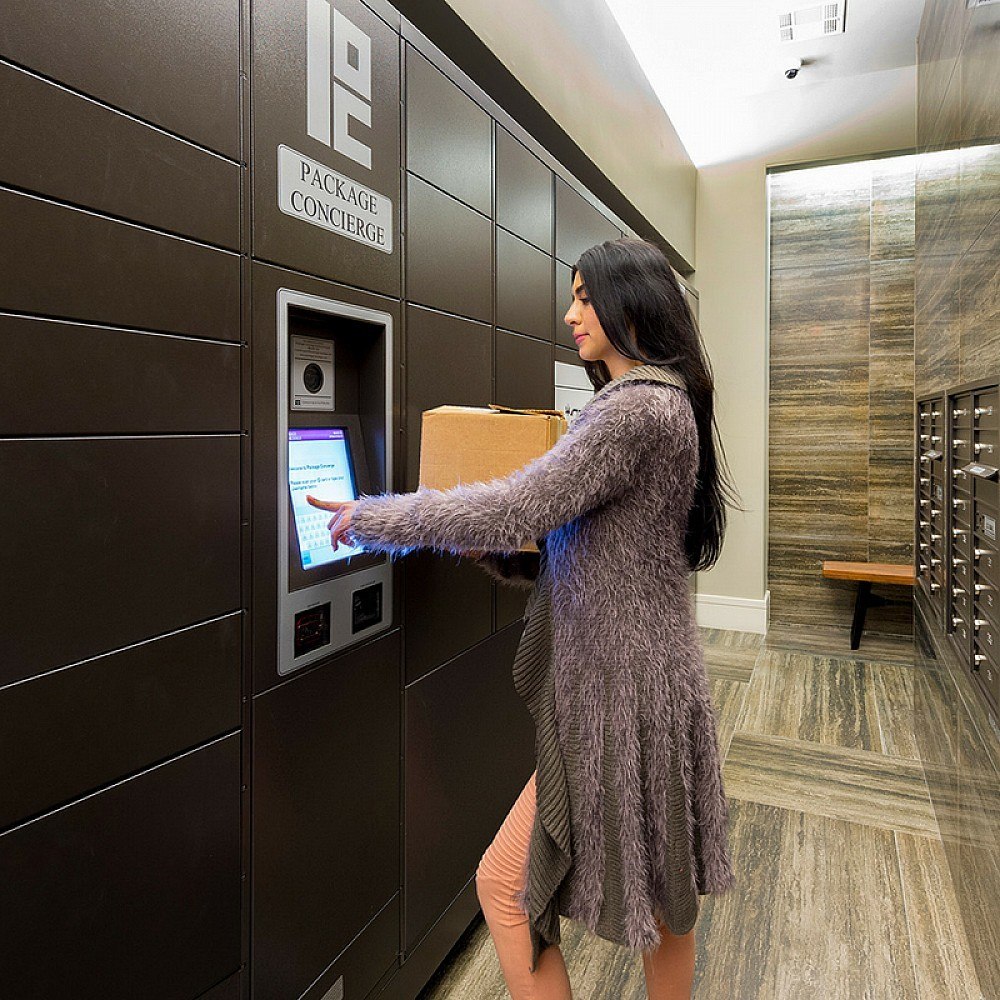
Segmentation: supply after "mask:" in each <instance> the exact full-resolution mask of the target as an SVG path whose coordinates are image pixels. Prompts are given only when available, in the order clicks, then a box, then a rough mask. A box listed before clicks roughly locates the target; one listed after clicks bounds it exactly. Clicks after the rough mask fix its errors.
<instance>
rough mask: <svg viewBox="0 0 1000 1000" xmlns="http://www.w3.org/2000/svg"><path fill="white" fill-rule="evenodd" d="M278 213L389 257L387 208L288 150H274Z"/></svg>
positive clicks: (382, 201) (389, 205) (369, 194)
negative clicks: (275, 154)
mask: <svg viewBox="0 0 1000 1000" xmlns="http://www.w3.org/2000/svg"><path fill="white" fill-rule="evenodd" d="M278 208H280V209H281V211H282V212H284V213H285V214H286V215H291V216H294V217H295V218H296V219H302V220H303V221H304V222H311V223H312V224H313V225H314V226H319V227H320V228H322V229H328V230H329V231H330V232H331V233H337V234H338V235H340V236H346V237H347V238H348V239H352V240H357V241H358V243H364V244H365V245H366V246H370V247H373V248H374V249H376V250H381V251H383V252H384V253H392V202H391V201H390V200H389V199H388V198H386V197H385V196H384V195H381V194H379V193H378V192H377V191H372V189H371V188H367V187H365V186H364V184H359V183H358V182H357V181H352V180H351V178H350V177H345V176H344V175H343V174H338V173H337V171H336V170H331V169H330V168H329V167H327V166H324V165H323V164H322V163H317V162H316V161H315V160H312V159H310V158H309V157H308V156H303V155H302V153H297V152H295V150H294V149H290V148H289V147H288V146H285V145H281V146H278Z"/></svg>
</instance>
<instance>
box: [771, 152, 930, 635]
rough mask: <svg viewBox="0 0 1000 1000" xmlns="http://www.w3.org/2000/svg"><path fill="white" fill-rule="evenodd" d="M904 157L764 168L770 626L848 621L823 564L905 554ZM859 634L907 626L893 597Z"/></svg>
mask: <svg viewBox="0 0 1000 1000" xmlns="http://www.w3.org/2000/svg"><path fill="white" fill-rule="evenodd" d="M915 173H916V162H915V157H914V156H912V155H907V156H897V157H885V158H881V159H874V160H866V161H861V162H853V163H843V164H834V165H829V166H822V167H813V168H806V169H799V170H789V171H783V172H775V173H772V174H771V175H770V178H769V186H770V221H771V277H770V280H771V288H770V296H771V326H770V412H769V419H770V434H769V454H770V481H769V504H768V515H769V530H768V587H769V589H770V592H771V620H772V621H779V622H786V623H802V624H812V625H833V626H838V627H843V628H845V629H846V628H848V627H849V626H850V621H851V612H852V607H853V601H854V585H852V584H847V583H842V582H840V581H833V580H827V579H824V578H823V576H822V575H821V572H820V568H821V564H822V562H823V560H824V559H843V560H857V561H871V562H892V563H909V562H911V561H912V558H913V537H912V536H913V404H914V351H913V280H914V271H913V268H914V184H915ZM876 592H879V593H882V594H883V595H884V596H886V597H891V598H893V599H894V600H895V601H896V602H898V603H893V604H890V605H887V606H885V607H882V608H873V609H871V610H870V611H869V614H868V620H867V623H866V625H867V628H868V629H870V630H873V631H883V632H895V633H907V632H910V631H911V630H912V611H911V605H910V602H909V598H908V595H907V594H906V592H905V591H902V590H900V589H899V588H887V589H885V590H884V591H876Z"/></svg>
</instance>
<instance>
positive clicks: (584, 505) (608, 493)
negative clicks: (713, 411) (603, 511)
mask: <svg viewBox="0 0 1000 1000" xmlns="http://www.w3.org/2000/svg"><path fill="white" fill-rule="evenodd" d="M675 395H676V396H677V397H679V398H677V399H675V398H674V396H675ZM681 405H684V406H687V405H689V404H688V403H687V399H686V396H684V395H683V393H681V392H680V390H678V389H676V388H674V387H671V386H663V385H659V384H650V383H644V382H638V381H636V382H631V383H623V384H622V385H619V386H612V387H611V388H609V389H608V390H606V392H605V393H604V394H603V395H602V396H600V397H599V398H597V399H595V400H593V402H592V403H591V404H590V405H589V406H588V407H587V408H586V410H585V411H584V412H583V413H582V414H581V415H580V416H579V417H578V418H577V419H576V420H575V421H574V422H573V424H572V425H571V426H570V427H569V429H568V430H567V431H566V433H565V434H563V435H562V437H560V438H559V440H558V441H557V442H556V443H555V444H554V445H553V446H552V448H550V449H549V450H548V451H547V452H546V453H545V454H544V455H540V456H539V457H538V458H536V459H533V460H532V461H531V462H529V463H528V464H527V465H526V466H524V468H522V469H518V470H517V471H515V472H512V473H511V474H510V475H508V476H505V477H503V478H500V479H493V480H490V481H489V482H476V483H460V484H459V485H458V486H455V487H453V488H452V489H450V490H437V489H430V488H427V487H421V488H420V489H418V490H416V491H415V492H413V493H386V494H379V495H370V496H369V495H362V496H361V497H360V498H359V500H358V503H357V505H356V506H355V508H354V510H353V512H352V516H351V525H350V529H349V534H350V535H351V536H352V537H353V538H354V540H355V541H356V542H358V543H360V544H361V545H363V546H364V547H365V548H366V549H368V550H370V551H376V552H378V551H381V552H390V553H396V554H405V553H407V552H410V551H413V550H414V549H420V548H429V549H436V550H440V551H445V552H454V553H459V554H461V553H462V552H467V551H468V550H469V549H479V550H484V551H487V552H515V551H516V550H517V549H518V548H520V546H521V545H523V544H524V543H525V542H527V541H532V540H535V539H539V538H543V537H544V536H545V535H546V534H548V532H550V531H552V530H554V529H555V528H558V527H560V526H561V525H564V524H567V523H569V522H570V521H572V520H574V519H575V518H577V517H579V516H580V515H582V514H585V513H586V512H587V511H590V510H593V509H595V508H597V507H600V506H601V505H603V504H605V503H607V502H608V501H609V500H611V499H613V498H614V497H616V496H618V495H620V494H621V493H622V492H624V491H625V490H626V489H627V488H628V486H629V483H630V482H631V480H632V478H633V477H634V475H635V474H636V472H637V470H638V469H639V468H640V467H641V465H642V463H643V462H644V461H646V460H647V458H648V457H649V456H650V455H652V454H654V453H655V454H656V455H657V458H658V460H660V459H662V458H666V459H667V460H669V455H664V453H663V449H662V448H661V447H660V446H661V444H662V442H663V441H664V440H665V438H666V437H667V436H668V435H669V430H670V424H671V423H672V422H676V421H671V420H670V416H671V414H672V413H673V415H674V416H676V413H677V410H678V407H680V406H681Z"/></svg>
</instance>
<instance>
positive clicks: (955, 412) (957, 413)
mask: <svg viewBox="0 0 1000 1000" xmlns="http://www.w3.org/2000/svg"><path fill="white" fill-rule="evenodd" d="M968 412H969V411H968V410H952V411H951V415H952V416H953V417H964V416H966V415H967V414H968Z"/></svg>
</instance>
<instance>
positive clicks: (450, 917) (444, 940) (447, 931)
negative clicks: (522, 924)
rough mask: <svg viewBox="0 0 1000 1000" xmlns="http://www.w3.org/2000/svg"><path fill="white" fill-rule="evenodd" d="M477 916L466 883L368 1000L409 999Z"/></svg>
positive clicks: (473, 888) (474, 899)
mask: <svg viewBox="0 0 1000 1000" xmlns="http://www.w3.org/2000/svg"><path fill="white" fill-rule="evenodd" d="M479 916H480V907H479V899H478V898H477V896H476V885H475V882H474V881H472V880H470V881H469V883H468V884H467V885H466V887H465V888H464V889H463V890H462V891H461V892H460V893H459V894H458V895H457V896H456V897H455V898H454V899H453V900H452V901H451V902H450V903H449V904H448V909H447V910H445V911H444V913H442V914H441V916H440V917H439V918H438V920H437V922H436V923H435V924H433V925H432V926H431V928H430V929H429V930H428V931H427V933H426V934H425V935H424V936H423V937H422V938H421V939H420V942H419V944H418V945H417V947H416V948H415V949H413V950H412V951H410V952H409V953H408V954H407V956H406V961H405V962H404V963H403V965H402V966H401V967H400V969H399V971H398V972H397V973H396V974H395V975H394V976H392V977H391V978H389V979H388V980H387V981H386V982H385V983H384V984H383V987H382V988H380V989H377V990H376V991H375V992H374V993H372V1000H413V998H414V997H416V996H418V995H419V994H420V991H421V990H422V989H423V988H424V986H426V985H427V983H428V982H429V980H430V978H431V976H433V975H434V973H435V972H436V971H437V970H438V969H439V968H440V967H441V965H442V963H443V962H444V960H445V959H446V958H447V957H448V953H449V952H451V951H452V949H453V948H454V947H455V944H456V942H457V941H458V940H459V938H461V937H462V935H463V934H464V933H465V931H466V930H468V928H469V926H470V925H471V924H472V922H473V920H477V919H478V918H479Z"/></svg>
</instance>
